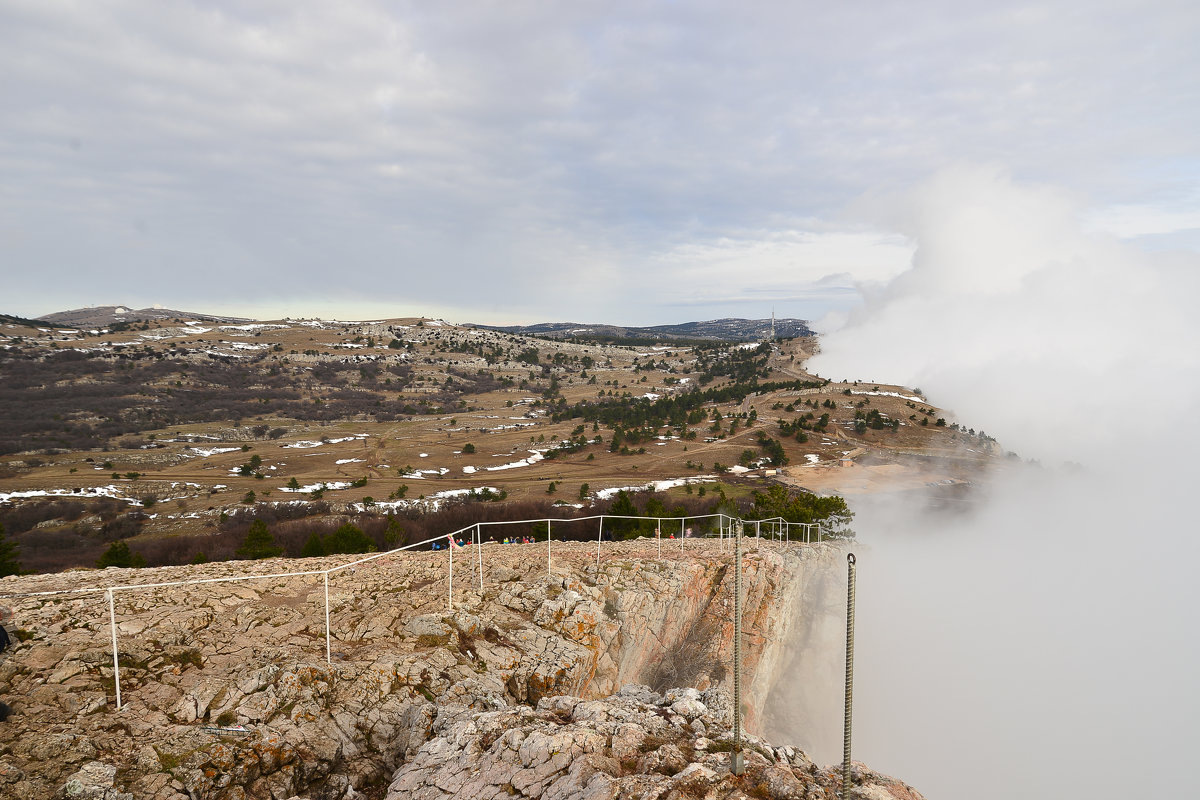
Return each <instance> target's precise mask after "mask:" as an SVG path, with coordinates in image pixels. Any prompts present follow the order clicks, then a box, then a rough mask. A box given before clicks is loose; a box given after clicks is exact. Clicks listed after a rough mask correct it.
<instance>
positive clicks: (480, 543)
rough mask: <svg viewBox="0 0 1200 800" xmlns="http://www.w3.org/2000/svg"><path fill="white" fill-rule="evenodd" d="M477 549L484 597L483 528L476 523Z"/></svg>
mask: <svg viewBox="0 0 1200 800" xmlns="http://www.w3.org/2000/svg"><path fill="white" fill-rule="evenodd" d="M475 549H476V550H478V551H479V599H480V600H482V599H483V529H482V528H480V527H479V523H478V522H476V523H475Z"/></svg>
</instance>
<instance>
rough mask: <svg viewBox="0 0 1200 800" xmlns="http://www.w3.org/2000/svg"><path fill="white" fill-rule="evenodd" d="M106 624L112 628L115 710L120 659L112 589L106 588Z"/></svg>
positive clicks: (119, 707)
mask: <svg viewBox="0 0 1200 800" xmlns="http://www.w3.org/2000/svg"><path fill="white" fill-rule="evenodd" d="M108 626H109V628H110V629H111V630H112V646H113V684H114V686H116V689H117V710H118V711H120V710H121V661H120V658H119V657H118V655H117V611H116V606H115V603H114V602H113V590H112V589H109V590H108Z"/></svg>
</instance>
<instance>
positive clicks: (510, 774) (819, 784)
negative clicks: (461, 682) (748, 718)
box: [387, 685, 921, 800]
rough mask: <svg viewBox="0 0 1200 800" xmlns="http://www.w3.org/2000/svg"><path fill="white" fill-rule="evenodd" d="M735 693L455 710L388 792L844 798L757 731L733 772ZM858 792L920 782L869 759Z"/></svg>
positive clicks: (665, 799) (902, 796)
mask: <svg viewBox="0 0 1200 800" xmlns="http://www.w3.org/2000/svg"><path fill="white" fill-rule="evenodd" d="M731 721H732V717H731V713H730V703H729V699H728V696H727V695H726V694H725V693H724V692H723V691H721V690H718V689H710V690H708V691H707V692H704V693H701V692H698V691H696V690H695V689H682V690H678V689H673V690H670V691H668V692H667V693H666V694H665V695H660V694H657V693H655V692H653V691H651V690H650V689H649V687H646V686H636V685H630V686H627V687H624V688H623V689H622V690H621V691H620V692H618V693H617V694H615V695H613V696H611V697H607V698H604V699H602V700H584V699H581V698H578V697H562V696H560V697H549V698H543V699H542V700H541V701H539V702H538V704H537V707H536V709H533V708H529V707H528V706H516V707H513V708H507V709H503V710H500V711H490V712H482V713H478V712H477V713H471V712H468V711H466V710H461V709H455V708H447V709H445V710H444V711H443V713H442V715H441V716H440V717H439V723H438V725H437V726H436V728H435V731H434V736H433V738H432V739H431V740H430V741H429V742H428V743H427V744H425V745H424V746H423V747H421V748H420V749H419V750H418V751H417V753H416V755H415V756H414V757H413V758H412V759H410V760H409V761H408V762H407V763H406V764H405V765H404V766H402V767H401V768H400V769H399V770H398V771H397V772H396V775H395V777H394V779H393V780H392V783H391V786H389V787H388V793H387V800H448V799H449V798H455V797H471V798H479V800H509V798H513V797H527V798H542V800H633V799H634V798H646V799H647V800H650V798H656V799H661V800H683V799H684V798H692V799H694V798H705V799H706V800H718V798H720V799H721V800H724V799H725V798H745V797H758V798H767V799H769V800H802V799H803V798H812V799H813V800H817V799H818V798H828V800H833V798H837V797H840V796H841V772H840V770H835V769H821V768H818V767H817V766H816V765H815V764H813V763H812V761H810V760H809V758H808V756H806V755H805V754H804V753H803V752H801V751H800V750H797V749H795V748H792V747H772V746H771V745H770V744H769V743H768V742H766V741H765V740H763V739H760V738H758V737H754V736H749V737H747V739H746V742H745V745H744V749H743V760H744V765H745V771H744V773H743V774H742V775H740V776H737V775H733V774H732V773H731V772H730V758H731V753H730V751H731V749H732V747H733V738H732V731H731V729H730V723H731ZM852 773H853V780H854V782H855V789H856V791H857V792H858V795H857V796H858V797H861V798H869V799H870V800H921V795H920V794H919V793H917V792H916V790H914V789H913V788H912V787H910V786H907V785H905V784H903V783H901V782H899V781H896V780H894V779H892V778H889V777H886V776H883V775H879V774H878V773H875V772H873V771H871V770H868V769H866V768H865V767H863V766H862V765H856V766H855V767H854V769H853V770H852Z"/></svg>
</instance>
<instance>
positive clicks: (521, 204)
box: [0, 0, 1200, 327]
mask: <svg viewBox="0 0 1200 800" xmlns="http://www.w3.org/2000/svg"><path fill="white" fill-rule="evenodd" d="M1196 41H1200V7H1198V6H1197V5H1196V4H1195V3H1194V2H1191V1H1190V0H1184V1H1183V2H1168V1H1163V2H1137V3H1134V2H1109V1H1107V0H1099V1H1098V2H1095V3H1090V4H1086V5H1081V4H1079V3H1077V2H1070V3H1037V4H1014V3H1003V4H998V3H973V2H972V3H963V2H958V1H957V0H956V1H955V2H949V1H948V0H947V1H946V2H939V1H938V0H926V1H924V2H913V3H905V4H895V3H882V2H875V3H869V2H868V3H864V2H852V3H839V4H834V3H820V4H818V3H810V2H798V3H780V2H753V1H751V2H743V3H738V4H730V3H715V2H689V3H678V2H635V3H631V2H619V1H618V2H604V3H593V2H578V3H549V2H520V1H519V0H518V1H514V2H504V3H496V2H461V3H437V4H433V3H405V2H369V1H358V2H356V1H354V0H348V2H339V3H327V2H307V1H306V0H288V2H283V1H282V0H279V1H278V2H272V1H270V0H266V1H264V2H238V3H227V2H219V1H217V2H205V3H189V2H175V1H173V0H166V1H164V2H145V1H138V0H107V1H106V2H102V3H97V2H92V0H61V1H58V0H56V2H45V1H44V0H0V175H2V176H3V180H0V272H2V274H3V277H4V290H3V293H2V294H0V311H2V312H4V313H12V314H20V315H23V316H36V315H40V314H45V313H50V312H53V311H58V310H64V309H67V308H77V307H83V306H88V305H106V304H123V305H129V306H134V307H143V306H149V305H155V304H158V305H162V306H165V307H169V308H176V309H182V310H189V311H204V312H208V313H229V314H235V315H242V316H253V317H259V318H272V317H281V316H284V315H293V316H318V315H320V316H328V317H335V318H342V319H370V318H379V317H381V316H409V315H424V316H434V317H443V318H445V319H448V320H450V321H455V322H467V321H475V322H491V323H522V322H524V323H529V322H540V321H555V320H562V321H566V320H570V321H579V322H610V323H617V324H633V325H650V324H665V323H674V322H683V321H690V320H698V319H713V318H718V317H725V316H743V317H752V318H764V317H766V316H768V314H769V313H770V311H771V309H772V308H773V309H774V310H775V313H776V314H777V315H778V316H781V317H787V316H791V317H800V318H804V319H809V320H827V322H826V326H827V327H834V326H836V324H839V323H840V321H842V320H844V319H845V317H846V316H847V315H848V314H850V313H851V312H853V311H854V310H855V309H857V308H861V307H862V305H863V302H864V297H865V296H866V294H867V293H869V292H870V291H871V290H872V287H878V286H881V285H886V284H887V283H888V282H890V281H891V280H892V279H893V278H895V277H896V276H897V275H899V274H901V273H903V272H905V271H907V270H909V269H910V268H911V267H912V263H913V259H914V256H915V254H916V253H917V250H918V248H919V246H920V243H919V242H918V241H917V240H916V239H914V238H913V237H914V229H913V226H912V225H910V224H908V223H909V222H911V221H909V220H904V219H902V216H903V215H902V214H897V213H896V212H897V205H896V203H897V198H902V197H905V196H908V194H909V193H911V192H913V191H915V190H916V187H919V186H922V185H925V184H926V182H928V181H930V180H934V179H935V178H936V176H938V175H942V174H944V173H945V171H946V170H952V171H953V170H958V169H984V170H995V171H998V172H999V173H1000V174H1003V175H1004V176H1006V177H1007V178H1009V179H1011V180H1012V181H1014V182H1015V183H1016V184H1017V185H1022V186H1023V185H1036V186H1049V187H1054V188H1055V190H1056V191H1057V192H1060V193H1062V194H1063V195H1064V197H1066V198H1068V200H1069V204H1070V207H1071V209H1072V213H1074V214H1076V215H1078V217H1079V219H1080V221H1081V224H1082V225H1083V226H1084V227H1085V228H1086V229H1087V230H1091V231H1101V232H1106V233H1108V234H1111V235H1113V236H1116V237H1119V238H1120V239H1122V240H1123V241H1126V242H1128V243H1130V244H1131V246H1133V247H1136V248H1140V249H1143V250H1146V251H1155V252H1158V251H1172V252H1174V251H1183V252H1193V253H1194V252H1196V251H1197V250H1200V180H1198V179H1200V137H1197V136H1196V131H1198V130H1200V55H1198V53H1200V49H1198V48H1196V47H1195V42H1196Z"/></svg>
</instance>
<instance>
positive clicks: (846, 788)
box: [842, 553, 855, 800]
mask: <svg viewBox="0 0 1200 800" xmlns="http://www.w3.org/2000/svg"><path fill="white" fill-rule="evenodd" d="M854 564H855V559H854V553H847V554H846V571H847V585H846V714H845V720H844V723H843V729H842V800H850V797H851V794H852V793H853V791H854V787H853V785H852V784H851V780H852V779H851V776H850V727H851V726H850V724H851V720H852V718H853V716H854Z"/></svg>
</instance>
